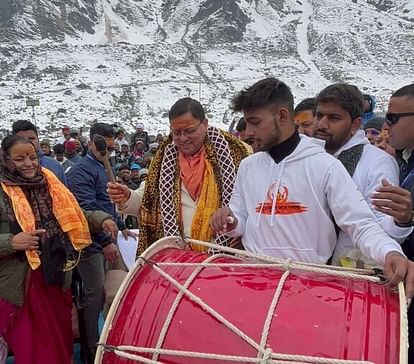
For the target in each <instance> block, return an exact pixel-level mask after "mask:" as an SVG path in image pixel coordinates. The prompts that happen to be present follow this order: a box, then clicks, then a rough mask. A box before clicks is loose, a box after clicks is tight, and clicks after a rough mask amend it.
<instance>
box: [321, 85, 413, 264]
mask: <svg viewBox="0 0 414 364" xmlns="http://www.w3.org/2000/svg"><path fill="white" fill-rule="evenodd" d="M363 112H364V97H363V95H362V93H361V92H360V91H359V90H358V88H357V87H356V86H354V85H349V84H345V83H337V84H333V85H330V86H328V87H326V88H325V89H323V90H322V91H321V92H320V93H319V95H318V96H317V98H316V113H315V123H316V133H315V137H316V138H318V139H322V140H325V150H326V151H327V152H328V153H329V154H332V155H333V156H334V157H335V158H337V159H339V160H340V161H341V162H342V164H343V165H344V167H345V168H346V170H347V171H348V173H349V175H350V176H351V177H352V179H353V181H354V182H355V184H356V186H357V187H358V190H359V191H360V192H361V194H362V195H363V196H364V198H365V200H366V201H367V202H368V204H369V206H372V198H373V195H374V194H375V193H376V192H377V190H378V189H379V188H381V187H382V186H383V185H384V186H387V185H390V184H392V185H394V186H398V184H399V171H398V164H397V162H396V160H395V159H394V158H393V157H391V156H390V155H389V154H387V153H385V152H384V151H383V150H381V149H379V148H377V147H375V146H373V145H371V144H370V142H369V140H368V139H367V138H366V137H365V133H364V131H363V130H362V129H360V126H361V123H362V115H363ZM400 196H401V199H400V200H399V201H398V209H399V213H398V214H396V215H395V216H393V217H392V216H387V215H385V214H384V213H382V212H380V211H378V210H376V209H374V208H372V210H373V212H374V214H375V216H376V218H377V220H378V222H379V224H380V225H381V227H382V228H383V229H384V230H385V232H386V233H387V234H388V235H389V236H391V237H392V238H394V239H395V240H397V241H399V242H400V243H402V242H404V240H405V239H406V238H407V237H408V236H409V235H410V233H411V232H412V227H404V224H406V222H407V221H408V220H409V219H410V216H411V214H412V210H411V196H410V193H409V192H408V191H405V190H404V189H400ZM332 263H333V264H335V265H342V266H354V265H358V267H360V268H363V267H364V266H366V265H375V262H370V261H369V260H368V259H367V257H365V256H363V255H362V254H361V252H360V250H359V249H356V248H355V246H354V244H353V243H352V240H351V237H350V236H349V235H347V234H346V233H345V232H344V231H342V230H341V231H339V232H338V243H337V246H336V249H335V253H334V255H333V259H332Z"/></svg>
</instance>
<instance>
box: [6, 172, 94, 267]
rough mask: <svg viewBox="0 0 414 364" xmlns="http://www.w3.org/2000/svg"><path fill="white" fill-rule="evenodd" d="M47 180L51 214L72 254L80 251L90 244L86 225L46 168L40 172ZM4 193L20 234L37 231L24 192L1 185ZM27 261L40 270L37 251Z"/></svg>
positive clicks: (70, 197)
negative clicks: (72, 249) (72, 251)
mask: <svg viewBox="0 0 414 364" xmlns="http://www.w3.org/2000/svg"><path fill="white" fill-rule="evenodd" d="M42 173H43V174H44V176H45V177H46V181H47V184H48V187H49V193H50V195H51V196H52V202H53V214H54V215H55V217H56V220H57V221H58V223H59V225H60V227H61V228H62V230H63V232H65V233H67V234H68V236H69V239H70V241H71V242H72V245H73V247H74V249H75V250H77V251H80V250H81V249H83V248H85V247H87V246H88V245H90V244H91V236H90V234H89V228H88V222H87V220H86V218H85V215H84V214H83V212H82V210H81V208H80V207H79V204H78V202H77V201H76V199H75V197H74V196H73V195H72V193H71V192H70V191H69V190H68V189H67V188H66V187H65V186H64V185H63V184H62V183H61V182H60V181H59V179H58V178H57V177H56V176H55V175H54V174H53V172H51V171H49V170H48V169H46V168H42ZM1 186H2V188H3V191H4V192H5V193H6V194H7V196H9V198H10V201H11V205H12V208H13V211H14V214H15V216H16V220H17V222H18V223H19V225H20V227H21V229H22V230H23V232H30V231H34V230H36V222H35V217H34V214H33V211H32V208H31V206H30V204H29V201H28V200H27V198H26V196H25V194H24V192H23V190H22V189H21V188H20V187H19V186H7V185H5V184H3V183H2V184H1ZM26 256H27V260H28V262H29V265H30V267H31V268H32V269H36V268H38V267H39V266H40V258H39V255H38V253H37V252H36V251H34V250H26Z"/></svg>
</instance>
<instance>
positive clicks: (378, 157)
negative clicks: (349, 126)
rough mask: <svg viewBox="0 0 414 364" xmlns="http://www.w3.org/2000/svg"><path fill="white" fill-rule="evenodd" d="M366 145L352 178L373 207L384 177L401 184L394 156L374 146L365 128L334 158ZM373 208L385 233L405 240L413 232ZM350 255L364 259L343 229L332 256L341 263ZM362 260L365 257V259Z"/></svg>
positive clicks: (395, 183) (401, 240)
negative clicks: (366, 135) (366, 134)
mask: <svg viewBox="0 0 414 364" xmlns="http://www.w3.org/2000/svg"><path fill="white" fill-rule="evenodd" d="M358 144H362V145H364V150H363V152H362V155H361V158H360V160H359V162H358V164H357V167H356V168H355V172H354V174H353V176H352V179H353V181H354V182H355V184H356V186H357V187H358V189H359V191H361V193H362V195H363V196H364V198H365V200H366V201H367V202H368V204H369V206H372V201H371V200H372V194H373V193H374V192H375V190H376V189H377V188H378V187H380V186H381V185H382V183H381V181H382V179H383V178H385V179H387V180H388V182H390V183H391V184H392V185H396V186H398V185H399V169H398V164H397V162H396V160H395V158H393V157H391V156H390V155H389V154H387V153H385V152H384V151H383V150H381V149H379V148H377V147H375V146H373V145H371V144H370V143H369V140H368V139H367V138H366V137H365V132H364V131H363V130H358V131H357V132H356V133H355V135H354V136H353V137H352V138H351V139H350V140H349V141H348V142H347V143H346V144H345V145H343V146H342V148H340V149H339V150H338V151H337V152H336V153H335V154H334V157H336V158H338V156H339V154H341V153H342V152H343V151H344V150H348V149H350V148H352V147H354V146H355V145H358ZM372 211H373V213H374V215H375V216H376V218H377V220H378V223H379V224H380V225H381V227H382V228H383V229H384V230H385V232H386V233H387V234H388V235H389V236H391V237H392V238H393V239H396V240H397V241H398V242H400V243H402V242H404V240H405V239H406V238H407V237H408V235H410V234H411V232H412V231H413V228H411V227H408V228H402V227H398V226H397V225H395V222H394V219H393V218H392V217H391V216H388V215H385V214H383V213H382V212H379V211H377V210H375V209H374V208H373V207H372ZM345 256H350V257H352V258H353V259H357V260H358V259H361V258H362V257H360V256H359V254H358V253H357V251H355V248H354V246H353V244H352V240H351V238H350V237H349V236H348V235H347V234H346V233H344V232H343V231H340V232H339V235H338V244H337V246H336V249H335V253H334V256H333V259H332V262H333V264H338V263H339V259H340V258H341V257H345ZM362 260H365V259H363V258H362Z"/></svg>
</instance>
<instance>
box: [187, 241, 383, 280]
mask: <svg viewBox="0 0 414 364" xmlns="http://www.w3.org/2000/svg"><path fill="white" fill-rule="evenodd" d="M185 243H186V244H196V245H201V246H204V247H207V248H210V249H215V250H218V251H221V252H226V253H231V254H235V255H237V256H242V257H244V258H248V259H253V260H256V261H257V260H258V261H264V262H267V263H272V264H274V265H275V266H278V267H282V268H283V265H284V264H285V262H286V260H285V259H279V258H274V257H269V256H263V255H258V254H254V253H251V252H247V251H245V250H239V249H234V248H229V247H226V246H222V245H217V244H212V243H207V242H205V241H201V240H195V239H186V240H185ZM196 264H202V263H196ZM289 266H290V267H291V269H292V270H303V271H307V272H314V273H322V274H329V275H333V276H338V277H343V278H351V279H366V280H369V281H371V282H376V283H379V282H383V281H384V277H383V276H381V275H379V274H377V273H376V272H375V271H374V270H368V269H353V268H344V267H336V266H327V265H326V264H314V263H304V262H292V263H290V265H289ZM375 274H376V275H375Z"/></svg>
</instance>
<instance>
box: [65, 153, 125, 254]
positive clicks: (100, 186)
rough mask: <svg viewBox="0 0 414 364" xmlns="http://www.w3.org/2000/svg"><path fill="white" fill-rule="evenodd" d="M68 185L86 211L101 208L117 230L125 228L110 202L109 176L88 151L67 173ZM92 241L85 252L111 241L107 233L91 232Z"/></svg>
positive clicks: (100, 247)
mask: <svg viewBox="0 0 414 364" xmlns="http://www.w3.org/2000/svg"><path fill="white" fill-rule="evenodd" d="M67 179H68V187H69V189H70V190H71V191H72V193H73V194H74V195H75V197H76V199H77V200H78V203H79V205H80V206H81V207H82V208H83V209H84V210H86V211H96V210H101V211H104V212H106V213H108V214H110V215H112V216H113V217H114V219H115V221H116V222H117V224H118V228H119V230H123V229H125V228H126V226H125V224H124V222H123V221H122V219H121V218H120V216H119V215H118V213H117V212H116V207H115V204H114V203H112V202H111V200H110V198H109V195H108V192H107V191H106V188H107V187H106V185H107V183H108V182H109V178H108V176H107V174H106V172H105V168H104V165H103V163H102V162H100V161H98V160H97V159H96V158H95V156H94V155H93V154H92V153H91V152H88V153H87V154H86V156H85V157H84V158H82V160H81V161H79V162H78V163H76V164H75V165H74V166H73V167H72V168H71V169H70V170H69V172H68V174H67ZM92 240H93V243H92V245H90V246H89V247H87V248H86V249H85V251H86V252H89V253H96V252H100V251H102V247H104V246H106V245H108V244H110V243H112V240H111V237H110V236H109V235H108V234H103V233H102V234H93V235H92Z"/></svg>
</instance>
